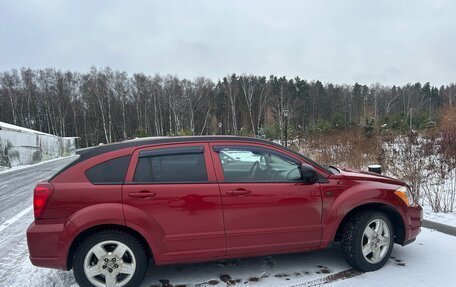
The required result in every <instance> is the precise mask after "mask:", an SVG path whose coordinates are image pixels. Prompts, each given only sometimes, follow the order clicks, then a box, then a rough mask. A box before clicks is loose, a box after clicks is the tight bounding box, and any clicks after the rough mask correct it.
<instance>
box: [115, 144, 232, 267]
mask: <svg viewBox="0 0 456 287" xmlns="http://www.w3.org/2000/svg"><path fill="white" fill-rule="evenodd" d="M122 193H123V200H124V206H125V210H126V212H125V217H126V221H127V224H139V225H141V226H142V227H144V226H147V228H148V230H147V232H149V233H150V234H152V235H151V236H152V237H153V238H152V241H153V245H154V249H155V250H154V252H155V253H156V254H154V256H155V257H156V258H155V260H157V261H159V262H161V263H166V262H173V261H177V260H178V261H194V260H198V259H205V258H219V257H222V256H223V255H224V251H225V250H224V249H225V237H224V236H225V235H224V229H223V213H222V205H221V199H220V191H219V187H218V185H217V182H216V179H215V174H214V169H213V164H212V161H211V156H210V153H209V145H208V144H207V143H186V144H173V145H168V146H160V147H148V148H142V149H139V150H137V151H135V152H134V154H133V156H132V161H131V163H130V168H129V171H128V174H127V179H126V184H125V185H124V186H123V191H122ZM129 210H135V211H131V212H130V211H129ZM144 215H146V216H147V218H146V219H144V218H142V217H141V216H144Z"/></svg>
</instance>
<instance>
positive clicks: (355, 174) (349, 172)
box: [339, 167, 406, 185]
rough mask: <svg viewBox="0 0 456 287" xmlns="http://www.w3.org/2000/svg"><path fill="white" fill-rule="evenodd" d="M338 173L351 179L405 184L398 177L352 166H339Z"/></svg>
mask: <svg viewBox="0 0 456 287" xmlns="http://www.w3.org/2000/svg"><path fill="white" fill-rule="evenodd" d="M339 170H340V174H341V175H342V176H344V177H346V178H349V179H353V180H368V181H377V182H385V183H391V184H397V185H406V184H405V182H403V181H400V180H398V179H395V178H392V177H388V176H384V175H381V174H378V173H375V172H370V171H363V170H359V169H354V168H348V167H343V168H339Z"/></svg>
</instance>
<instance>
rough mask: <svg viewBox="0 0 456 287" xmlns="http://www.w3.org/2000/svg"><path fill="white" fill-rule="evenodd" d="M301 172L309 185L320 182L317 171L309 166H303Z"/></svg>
mask: <svg viewBox="0 0 456 287" xmlns="http://www.w3.org/2000/svg"><path fill="white" fill-rule="evenodd" d="M299 170H300V172H301V179H302V180H303V181H304V182H305V183H308V184H314V183H316V182H318V176H317V171H316V170H315V168H314V167H313V166H311V165H309V164H301V165H300V168H299Z"/></svg>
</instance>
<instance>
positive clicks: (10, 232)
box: [0, 158, 456, 287]
mask: <svg viewBox="0 0 456 287" xmlns="http://www.w3.org/2000/svg"><path fill="white" fill-rule="evenodd" d="M69 161H71V159H68V158H67V159H62V160H58V161H51V162H46V163H42V164H40V165H37V166H30V167H27V168H25V169H19V170H14V171H9V172H6V173H5V172H4V173H0V258H1V259H2V260H0V286H10V287H19V286H20V287H23V286H62V287H63V286H76V284H75V281H74V278H73V275H72V273H71V272H64V271H59V270H52V269H44V268H37V267H34V266H32V265H31V264H30V261H29V260H28V253H27V244H26V240H25V231H26V229H27V227H28V225H29V224H30V223H31V221H32V220H33V212H32V210H31V207H30V206H31V202H32V190H33V186H34V185H35V183H36V182H38V181H40V180H42V179H46V178H48V177H49V176H50V175H51V174H53V173H54V172H56V171H57V170H58V169H60V168H61V167H62V166H64V165H66V164H67V163H68V162H69ZM455 255H456V237H453V236H449V235H445V234H442V233H439V232H436V231H431V230H429V229H423V231H422V233H421V234H420V236H419V237H418V239H417V241H416V242H414V243H412V244H411V245H409V246H406V247H401V246H398V245H396V246H395V247H394V250H393V253H392V258H391V259H390V260H389V261H388V263H387V265H386V266H385V267H384V268H383V269H381V270H379V271H376V272H371V273H364V274H362V273H359V272H356V271H353V270H351V269H350V267H349V266H348V265H347V264H346V263H345V261H344V260H343V258H342V255H341V252H340V248H339V246H338V245H337V244H334V245H332V246H331V247H330V248H328V249H326V250H322V251H315V252H308V253H302V254H289V255H278V256H266V257H255V258H247V259H240V260H228V261H218V262H210V263H201V264H191V265H172V266H164V267H156V268H151V269H150V271H149V273H148V275H147V277H146V280H145V283H144V284H143V286H144V287H146V286H147V287H158V286H167V287H170V286H174V287H177V286H186V287H204V286H233V285H234V286H236V285H238V286H258V287H261V286H268V287H269V286H271V287H272V286H274V287H280V286H285V287H310V286H382V287H383V286H396V285H400V286H429V285H434V286H456V276H454V270H456V259H455V258H456V256H455Z"/></svg>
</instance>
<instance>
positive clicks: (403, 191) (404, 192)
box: [394, 186, 415, 206]
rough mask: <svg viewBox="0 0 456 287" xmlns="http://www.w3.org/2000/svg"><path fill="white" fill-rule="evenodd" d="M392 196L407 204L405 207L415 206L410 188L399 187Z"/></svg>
mask: <svg viewBox="0 0 456 287" xmlns="http://www.w3.org/2000/svg"><path fill="white" fill-rule="evenodd" d="M394 194H395V195H397V196H398V197H399V198H400V199H402V201H404V202H405V204H407V206H414V205H415V200H414V199H413V194H412V191H411V190H410V188H408V187H407V186H401V187H399V188H398V189H396V191H394Z"/></svg>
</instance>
